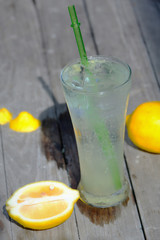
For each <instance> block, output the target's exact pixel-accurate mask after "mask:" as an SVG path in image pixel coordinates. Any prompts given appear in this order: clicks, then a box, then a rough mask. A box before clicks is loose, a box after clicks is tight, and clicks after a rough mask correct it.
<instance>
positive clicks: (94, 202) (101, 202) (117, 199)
mask: <svg viewBox="0 0 160 240" xmlns="http://www.w3.org/2000/svg"><path fill="white" fill-rule="evenodd" d="M78 190H79V192H80V199H81V200H82V202H84V203H86V204H88V205H91V206H93V207H98V208H107V207H113V206H117V205H118V204H120V203H121V202H123V201H125V200H126V199H127V197H128V194H129V184H128V181H127V180H125V181H124V184H123V187H122V188H121V189H120V190H118V191H117V192H115V193H113V194H112V195H110V196H96V195H93V194H91V193H88V192H86V191H85V190H84V188H83V186H82V185H81V183H79V186H78Z"/></svg>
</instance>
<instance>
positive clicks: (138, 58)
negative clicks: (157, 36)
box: [87, 0, 160, 239]
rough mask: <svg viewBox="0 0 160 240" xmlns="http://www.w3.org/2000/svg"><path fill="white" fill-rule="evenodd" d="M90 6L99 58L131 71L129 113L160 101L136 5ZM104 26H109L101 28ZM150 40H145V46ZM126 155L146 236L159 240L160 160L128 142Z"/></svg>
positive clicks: (88, 3)
mask: <svg viewBox="0 0 160 240" xmlns="http://www.w3.org/2000/svg"><path fill="white" fill-rule="evenodd" d="M137 4H138V2H137ZM146 4H147V2H146ZM87 6H88V11H89V15H90V19H91V22H92V25H93V29H94V33H95V38H96V41H97V45H98V48H99V52H100V54H105V55H106V54H107V55H110V54H111V55H114V56H115V55H116V56H117V57H119V58H121V59H123V60H124V61H127V62H128V63H129V65H130V66H131V68H132V72H133V74H132V82H133V83H132V89H131V93H130V101H129V110H128V112H132V111H133V110H134V108H135V107H136V106H138V105H139V104H140V103H142V102H145V101H152V100H160V94H159V88H158V85H157V81H156V79H155V74H154V70H153V69H152V65H151V62H150V57H149V55H148V51H147V49H146V45H145V44H144V40H143V39H142V35H141V32H140V29H139V25H138V24H137V19H136V16H135V11H134V9H133V7H134V4H131V2H130V1H127V0H123V1H108V2H107V1H100V4H99V5H98V6H97V4H96V1H90V0H88V1H87ZM148 7H149V6H148ZM146 8H147V7H146ZM141 11H142V5H141ZM100 13H101V14H100ZM143 14H144V12H143ZM143 14H142V15H143ZM139 15H140V9H139ZM147 16H148V22H149V21H151V19H152V17H153V16H150V15H147ZM149 19H150V20H149ZM102 22H105V23H106V24H102V25H101V27H99V26H100V24H101V23H102ZM147 39H148V38H147V37H146V39H145V41H146V42H147ZM149 41H150V40H149ZM148 44H149V42H148ZM155 60H156V59H155ZM125 152H126V156H127V162H128V165H129V171H130V174H131V179H132V182H133V187H134V190H135V194H136V198H137V202H138V207H139V211H140V216H141V218H142V224H143V225H144V236H145V235H146V237H147V239H158V236H159V231H160V229H159V223H158V218H159V217H160V216H159V213H158V209H159V208H160V203H159V202H158V201H157V199H158V198H159V194H160V189H159V171H160V166H159V159H160V157H159V155H154V154H149V153H145V152H143V151H140V150H138V149H137V148H136V147H133V145H130V144H129V141H128V140H127V143H126V147H125ZM150 173H151V174H150ZM133 176H134V177H133ZM135 176H136V177H135ZM149 186H154V187H153V188H152V187H149ZM144 189H145V190H144ZM130 238H131V237H130Z"/></svg>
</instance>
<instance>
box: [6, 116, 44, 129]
mask: <svg viewBox="0 0 160 240" xmlns="http://www.w3.org/2000/svg"><path fill="white" fill-rule="evenodd" d="M40 125H41V121H40V120H38V119H36V118H34V117H33V116H32V115H31V114H30V113H28V112H21V113H19V115H18V116H17V117H16V118H15V119H13V120H11V121H10V125H9V127H10V128H11V129H12V130H14V131H17V132H32V131H35V130H36V129H37V128H39V127H40Z"/></svg>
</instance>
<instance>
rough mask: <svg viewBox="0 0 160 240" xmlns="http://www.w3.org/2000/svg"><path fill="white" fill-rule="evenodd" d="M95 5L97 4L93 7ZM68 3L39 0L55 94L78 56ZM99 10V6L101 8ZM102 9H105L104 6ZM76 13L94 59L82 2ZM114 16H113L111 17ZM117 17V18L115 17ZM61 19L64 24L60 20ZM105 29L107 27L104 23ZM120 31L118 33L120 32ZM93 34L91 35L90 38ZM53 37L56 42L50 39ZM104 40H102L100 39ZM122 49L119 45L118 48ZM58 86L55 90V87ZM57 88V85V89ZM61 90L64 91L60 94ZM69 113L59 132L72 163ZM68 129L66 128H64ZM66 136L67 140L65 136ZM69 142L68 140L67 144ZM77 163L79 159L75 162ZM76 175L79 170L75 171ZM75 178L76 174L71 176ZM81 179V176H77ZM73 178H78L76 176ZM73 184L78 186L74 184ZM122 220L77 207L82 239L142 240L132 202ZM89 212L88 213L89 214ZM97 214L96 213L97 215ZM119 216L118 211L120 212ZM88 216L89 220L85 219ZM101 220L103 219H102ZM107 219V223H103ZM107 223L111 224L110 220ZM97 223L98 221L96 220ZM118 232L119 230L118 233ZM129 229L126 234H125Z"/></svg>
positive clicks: (123, 211)
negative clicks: (62, 73) (63, 72)
mask: <svg viewBox="0 0 160 240" xmlns="http://www.w3.org/2000/svg"><path fill="white" fill-rule="evenodd" d="M94 4H95V3H94ZM67 6H68V5H67V3H66V2H65V1H61V2H59V1H58V0H57V1H54V3H53V1H50V0H47V1H45V3H44V1H42V0H37V10H38V13H39V18H40V22H41V25H42V34H43V38H44V43H45V44H44V46H45V51H46V58H47V62H48V67H49V72H50V76H51V81H52V84H53V92H54V89H55V88H56V84H59V83H57V82H56V81H57V78H58V74H56V73H55V69H56V71H58V72H60V69H61V68H62V67H63V66H64V65H65V64H66V63H68V61H69V60H71V59H74V58H75V57H76V56H78V55H77V52H76V51H77V50H75V49H77V48H76V45H75V40H74V36H73V33H72V30H71V29H70V28H69V26H70V19H69V15H68V11H67ZM98 6H99V4H98ZM102 8H103V5H102ZM76 9H77V13H78V17H79V21H80V22H81V25H82V34H83V36H84V42H85V44H86V46H87V52H88V54H89V55H95V54H96V50H95V47H94V42H93V40H92V37H91V34H90V28H89V24H88V19H87V18H86V15H85V10H84V5H83V3H82V2H80V1H78V2H77V3H76ZM111 16H112V15H111ZM113 16H114V15H113ZM60 18H61V20H59V19H60ZM103 25H104V26H105V24H104V22H103ZM100 26H101V25H100ZM117 31H118V30H117ZM88 34H90V35H88ZM51 36H54V39H53V38H52V37H51ZM101 37H102V36H101ZM119 46H120V45H119ZM55 57H56V60H57V61H56V63H54V64H56V65H54V66H53V62H54V58H55ZM54 86H55V87H54ZM57 86H58V85H57ZM58 88H59V92H58V94H59V95H58V96H57V99H58V101H59V102H64V97H63V96H62V89H61V88H60V86H59V87H58ZM60 89H61V90H60ZM66 114H67V113H65V111H64V112H63V114H62V115H61V116H60V119H59V123H60V128H61V130H62V132H61V134H62V139H63V144H64V146H65V147H66V149H65V151H66V158H67V159H69V160H70V161H72V162H74V161H75V159H74V158H75V157H76V154H74V155H72V151H71V152H68V150H69V148H70V146H71V142H72V143H73V139H72V136H71V135H72V132H71V131H70V130H68V131H66V132H64V131H65V129H67V127H66V126H68V124H65V120H64V119H65V117H66V116H67V115H66ZM65 125H66V126H65ZM65 134H66V136H65ZM68 139H69V140H68ZM76 161H77V159H76ZM73 169H74V168H72V169H71V168H69V171H73ZM76 171H77V170H76ZM72 174H73V173H72ZM76 175H77V176H78V174H76ZM72 177H73V178H74V177H76V176H73V175H72ZM74 184H76V183H75V182H74ZM120 210H122V211H121V216H120V217H119V218H117V219H116V217H117V214H115V211H116V210H115V209H114V210H113V211H112V210H110V211H108V210H107V211H106V212H105V213H103V214H102V213H100V212H99V211H98V212H97V211H95V210H90V209H89V210H88V209H87V210H86V209H85V210H84V206H83V205H82V204H78V206H77V207H76V218H77V224H78V228H79V236H80V239H98V238H99V239H105V238H106V237H107V239H116V238H119V239H123V240H124V239H134V234H136V237H137V239H143V234H142V232H141V229H140V228H141V226H140V222H139V218H138V214H137V210H136V206H135V205H134V202H133V200H132V199H131V200H130V201H129V204H128V206H127V207H126V208H125V209H123V207H122V208H120ZM86 211H87V213H86ZM94 212H95V213H94ZM112 212H113V216H112V217H111V219H112V218H115V219H114V220H115V221H114V224H111V223H110V224H109V225H107V224H104V223H106V222H107V220H106V219H105V218H107V216H108V215H109V214H110V215H112V214H111V213H112ZM118 212H119V211H118ZM87 214H88V216H86V215H87ZM96 215H97V216H99V218H100V219H99V221H100V222H101V224H102V225H103V224H104V226H103V227H102V226H100V225H99V224H98V225H96V222H95V221H91V218H93V219H94V218H96ZM101 217H102V219H101ZM104 219H105V221H104ZM111 219H108V222H109V221H110V220H111ZM97 221H98V220H97ZM117 229H119V230H117ZM126 229H127V231H126Z"/></svg>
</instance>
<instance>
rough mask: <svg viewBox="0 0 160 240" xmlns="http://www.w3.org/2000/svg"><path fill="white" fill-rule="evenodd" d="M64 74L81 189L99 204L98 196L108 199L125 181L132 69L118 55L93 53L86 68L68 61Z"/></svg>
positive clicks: (83, 193)
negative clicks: (109, 56)
mask: <svg viewBox="0 0 160 240" xmlns="http://www.w3.org/2000/svg"><path fill="white" fill-rule="evenodd" d="M62 78H63V79H62V83H63V87H64V93H65V98H66V101H67V105H68V108H69V111H70V115H71V119H72V123H73V127H74V130H75V135H76V142H77V147H78V154H79V161H80V170H81V181H80V184H79V189H80V192H81V193H82V195H83V197H82V198H87V201H88V202H89V203H91V204H93V205H96V203H95V202H96V201H97V199H98V201H99V202H104V201H105V200H104V199H107V197H109V196H111V195H112V194H114V193H116V192H117V191H119V190H120V189H121V188H123V185H124V172H123V164H124V159H123V138H124V116H125V113H126V106H127V104H126V102H127V97H128V91H129V87H130V82H129V81H128V79H129V68H128V67H127V65H123V64H121V63H119V62H116V61H114V60H108V59H103V58H97V59H93V58H91V59H90V60H89V65H88V67H87V69H85V68H84V67H83V66H81V65H80V63H75V64H73V65H68V66H67V67H66V68H65V69H64V70H63V72H62ZM122 86H123V87H122ZM94 203H95V204H94ZM102 205H103V203H102ZM104 205H105V203H104ZM110 205H112V203H111V204H110Z"/></svg>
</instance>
